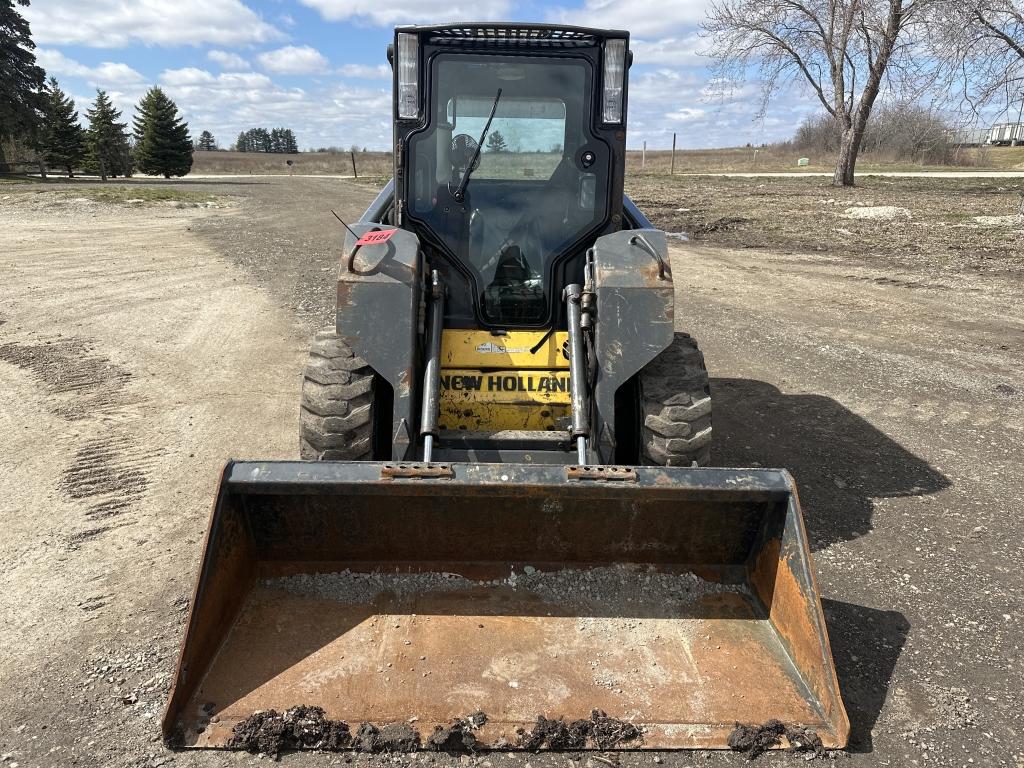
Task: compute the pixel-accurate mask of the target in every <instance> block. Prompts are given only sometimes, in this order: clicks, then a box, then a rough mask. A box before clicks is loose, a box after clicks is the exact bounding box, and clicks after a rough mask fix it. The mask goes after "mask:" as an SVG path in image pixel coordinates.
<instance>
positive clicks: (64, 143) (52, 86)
mask: <svg viewBox="0 0 1024 768" xmlns="http://www.w3.org/2000/svg"><path fill="white" fill-rule="evenodd" d="M42 146H43V154H44V155H45V157H46V162H47V163H48V164H49V165H52V166H56V167H58V168H64V169H66V170H67V172H68V178H73V177H74V175H75V166H76V165H79V164H81V162H82V160H83V159H84V158H85V150H86V147H85V131H83V130H82V126H81V125H80V124H79V122H78V111H77V110H76V109H75V102H74V101H72V100H71V97H70V96H68V95H67V94H66V93H64V91H62V90H61V89H60V86H59V85H58V84H57V79H56V78H54V77H51V78H50V81H49V83H48V84H47V87H46V108H45V117H44V127H43V133H42Z"/></svg>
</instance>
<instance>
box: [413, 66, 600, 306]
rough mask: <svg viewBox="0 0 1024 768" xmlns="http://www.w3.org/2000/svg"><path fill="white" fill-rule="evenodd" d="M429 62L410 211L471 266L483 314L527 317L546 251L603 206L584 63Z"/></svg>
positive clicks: (543, 277)
mask: <svg viewBox="0 0 1024 768" xmlns="http://www.w3.org/2000/svg"><path fill="white" fill-rule="evenodd" d="M432 61H433V64H432V83H431V85H432V87H431V89H430V92H431V94H432V97H431V108H430V125H429V126H427V128H426V130H424V131H421V132H419V133H417V134H414V135H413V136H411V137H410V139H409V163H410V165H409V168H410V173H411V176H412V178H411V184H410V186H409V207H408V211H409V214H410V216H411V217H413V218H414V219H416V220H418V221H419V222H420V223H421V225H423V226H426V227H428V228H429V229H430V230H431V231H432V232H433V233H434V235H435V237H436V238H437V239H438V240H439V241H440V242H441V243H442V244H443V245H444V246H445V248H446V250H447V251H448V253H449V255H450V256H453V257H455V258H456V259H458V261H459V262H460V263H461V264H462V265H463V266H464V267H465V268H466V269H467V270H468V271H469V272H470V273H471V274H472V275H473V278H474V280H475V282H476V284H477V294H478V301H479V305H480V309H481V314H482V315H483V317H484V319H485V320H486V321H487V322H489V323H492V324H509V325H515V324H523V325H530V324H538V323H540V322H542V321H543V320H544V319H545V317H546V316H547V311H548V306H549V302H548V298H549V297H548V284H549V282H550V280H551V272H552V269H551V266H552V263H553V261H554V260H555V259H557V258H558V257H559V256H561V255H563V254H564V253H565V252H566V249H568V248H569V247H570V246H571V245H572V244H573V243H575V242H576V241H577V240H579V239H580V238H581V237H582V236H583V235H585V234H586V233H587V232H588V231H589V230H591V229H592V228H594V227H595V226H597V225H599V224H601V223H602V222H603V221H604V218H605V216H606V203H605V198H606V197H607V195H606V194H605V184H606V183H607V182H606V180H607V172H608V170H607V169H608V163H609V155H608V150H607V148H606V146H605V145H604V144H602V143H599V142H597V141H595V140H594V139H593V138H592V136H591V135H590V115H591V98H590V94H591V82H592V73H591V71H590V66H589V65H588V64H587V63H586V61H585V60H583V59H572V58H566V59H549V58H544V57H536V56H530V57H526V56H486V57H483V56H471V55H466V54H440V55H438V56H435V57H434V59H433V60H432ZM492 110H493V112H494V116H493V118H491V112H492ZM489 118H490V125H489V126H488V125H487V123H488V119H489ZM485 128H487V130H486V132H485V130H484V129H485ZM478 149H479V152H478ZM467 171H468V176H467ZM460 184H461V187H462V191H463V195H462V200H461V201H459V200H458V199H457V198H458V191H459V189H460Z"/></svg>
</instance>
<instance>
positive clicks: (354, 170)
mask: <svg viewBox="0 0 1024 768" xmlns="http://www.w3.org/2000/svg"><path fill="white" fill-rule="evenodd" d="M349 155H351V156H352V176H353V178H356V179H358V178H359V172H358V171H356V153H355V152H349Z"/></svg>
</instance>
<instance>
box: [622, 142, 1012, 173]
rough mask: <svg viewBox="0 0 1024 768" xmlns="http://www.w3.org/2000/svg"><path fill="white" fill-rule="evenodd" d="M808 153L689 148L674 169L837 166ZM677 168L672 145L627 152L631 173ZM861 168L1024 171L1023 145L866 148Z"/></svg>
mask: <svg viewBox="0 0 1024 768" xmlns="http://www.w3.org/2000/svg"><path fill="white" fill-rule="evenodd" d="M800 157H807V155H806V154H805V153H802V152H799V151H797V150H793V149H789V148H786V147H759V148H753V147H733V148H726V149H686V150H677V151H676V160H675V172H676V173H677V174H684V173H728V172H736V173H749V172H754V171H758V172H795V171H804V172H807V173H823V172H827V173H831V172H832V171H833V170H835V162H836V158H835V156H834V155H821V156H817V157H815V156H813V155H811V156H809V157H807V159H808V160H809V161H810V162H809V164H808V165H806V166H802V167H801V166H798V165H797V160H798V159H799V158H800ZM671 168H672V152H671V150H657V151H648V152H647V153H646V158H644V153H642V152H636V151H630V152H627V153H626V170H627V171H628V172H629V173H632V174H637V173H653V174H663V173H669V172H670V170H671ZM857 170H858V171H860V172H865V171H951V170H979V171H984V170H993V171H996V170H998V171H1013V170H1018V171H1024V147H984V148H967V149H963V150H961V153H960V155H959V157H958V163H957V164H956V165H923V164H915V163H910V162H907V161H905V160H894V159H891V158H884V157H878V156H873V155H871V154H868V153H863V154H861V156H860V157H859V158H858V161H857Z"/></svg>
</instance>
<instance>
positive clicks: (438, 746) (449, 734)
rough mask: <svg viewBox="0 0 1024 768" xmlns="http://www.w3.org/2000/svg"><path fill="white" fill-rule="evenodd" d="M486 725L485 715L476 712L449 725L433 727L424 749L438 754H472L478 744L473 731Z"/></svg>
mask: <svg viewBox="0 0 1024 768" xmlns="http://www.w3.org/2000/svg"><path fill="white" fill-rule="evenodd" d="M486 723H487V715H486V714H485V713H483V712H477V713H476V714H473V715H470V716H469V717H460V718H457V719H456V720H453V721H452V722H451V724H450V725H447V726H444V725H438V726H435V728H434V732H433V733H432V734H431V735H430V737H429V738H428V739H427V744H426V747H427V748H428V749H433V750H437V751H438V752H449V753H459V752H474V751H475V750H476V748H477V746H478V744H479V742H478V740H477V738H476V734H474V733H473V731H475V730H476V729H477V728H482V727H483V726H484V725H486Z"/></svg>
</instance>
